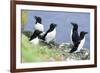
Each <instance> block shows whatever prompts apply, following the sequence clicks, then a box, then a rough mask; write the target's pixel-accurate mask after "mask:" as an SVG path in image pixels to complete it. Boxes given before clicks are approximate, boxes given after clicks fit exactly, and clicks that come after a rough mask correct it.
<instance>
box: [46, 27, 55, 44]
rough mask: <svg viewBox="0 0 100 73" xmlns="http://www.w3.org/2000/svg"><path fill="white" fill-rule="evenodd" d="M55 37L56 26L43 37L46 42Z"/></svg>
mask: <svg viewBox="0 0 100 73" xmlns="http://www.w3.org/2000/svg"><path fill="white" fill-rule="evenodd" d="M55 37H56V28H55V29H54V30H53V31H52V32H49V33H48V34H47V35H46V37H45V41H46V42H47V43H49V42H50V41H52V40H54V39H55Z"/></svg>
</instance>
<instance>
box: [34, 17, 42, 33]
mask: <svg viewBox="0 0 100 73" xmlns="http://www.w3.org/2000/svg"><path fill="white" fill-rule="evenodd" d="M34 18H35V20H36V21H35V26H34V29H35V30H39V31H42V32H43V31H44V26H43V24H42V19H41V17H37V16H35V17H34Z"/></svg>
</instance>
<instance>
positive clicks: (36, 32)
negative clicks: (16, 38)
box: [29, 30, 42, 41]
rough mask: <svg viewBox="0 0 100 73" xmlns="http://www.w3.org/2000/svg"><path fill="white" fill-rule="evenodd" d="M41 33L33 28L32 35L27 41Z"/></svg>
mask: <svg viewBox="0 0 100 73" xmlns="http://www.w3.org/2000/svg"><path fill="white" fill-rule="evenodd" d="M41 33H42V32H41V31H39V30H35V31H34V33H33V34H32V36H31V37H30V39H29V41H31V40H32V39H35V38H36V37H39V35H40V34H41Z"/></svg>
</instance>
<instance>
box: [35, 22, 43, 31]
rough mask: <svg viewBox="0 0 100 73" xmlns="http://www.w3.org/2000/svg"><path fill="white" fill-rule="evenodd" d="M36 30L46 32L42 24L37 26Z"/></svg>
mask: <svg viewBox="0 0 100 73" xmlns="http://www.w3.org/2000/svg"><path fill="white" fill-rule="evenodd" d="M34 28H35V30H39V31H44V27H43V25H42V24H40V23H37V24H35V26H34Z"/></svg>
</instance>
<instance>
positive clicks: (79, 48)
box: [75, 37, 85, 52]
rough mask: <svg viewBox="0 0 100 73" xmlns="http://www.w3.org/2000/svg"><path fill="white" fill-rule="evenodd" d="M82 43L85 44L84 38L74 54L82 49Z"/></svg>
mask: <svg viewBox="0 0 100 73" xmlns="http://www.w3.org/2000/svg"><path fill="white" fill-rule="evenodd" d="M84 43H85V37H84V39H82V40H81V41H80V44H79V46H78V48H77V50H76V51H75V52H79V51H80V50H81V49H82V48H83V45H84Z"/></svg>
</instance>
